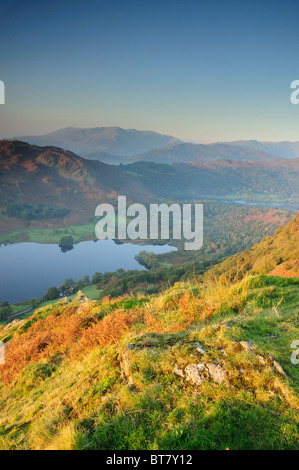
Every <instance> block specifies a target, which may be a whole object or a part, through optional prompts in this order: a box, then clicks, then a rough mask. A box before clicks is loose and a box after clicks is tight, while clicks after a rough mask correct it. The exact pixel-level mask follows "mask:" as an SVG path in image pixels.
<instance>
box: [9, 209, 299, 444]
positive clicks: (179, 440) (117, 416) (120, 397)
mask: <svg viewBox="0 0 299 470" xmlns="http://www.w3.org/2000/svg"><path fill="white" fill-rule="evenodd" d="M296 237H298V216H296V218H295V219H293V220H292V221H291V222H290V223H289V224H288V226H287V227H285V228H284V229H280V230H279V231H278V232H277V235H276V236H275V237H274V238H273V239H272V242H271V243H270V240H269V239H265V240H264V241H263V242H262V243H261V244H260V245H263V246H264V250H263V257H264V258H267V257H269V256H272V250H273V245H274V246H276V244H277V243H278V240H279V244H280V245H283V246H284V248H283V252H284V256H285V257H287V256H288V257H293V256H294V255H295V254H296V249H295V248H294V246H293V243H294V242H296V241H298V238H296ZM295 246H296V247H298V243H297V245H295ZM288 252H289V254H288ZM243 256H246V253H245V254H244V255H243ZM232 259H234V258H232ZM256 261H257V262H258V261H259V260H256ZM298 294H299V280H298V279H285V278H281V277H276V276H266V275H256V276H252V275H251V276H247V277H245V278H243V279H242V280H240V281H235V282H230V283H229V282H227V281H220V280H219V279H218V280H217V278H216V277H214V278H213V281H209V280H206V281H205V282H203V283H199V282H197V281H196V280H194V281H192V282H185V283H182V282H181V283H177V284H175V285H174V286H173V287H171V288H168V289H167V290H165V291H164V292H162V293H161V294H158V295H153V296H144V295H137V296H123V297H118V298H112V299H111V298H109V297H105V298H103V299H102V300H100V301H92V300H89V299H88V298H86V297H85V296H84V295H83V294H82V293H80V292H79V293H78V294H77V297H76V298H75V299H74V300H72V301H71V302H68V301H67V299H62V300H61V301H60V302H57V303H56V304H54V305H52V306H46V307H44V308H42V309H40V310H38V311H37V312H36V313H35V314H34V316H33V317H30V318H28V319H25V320H22V321H19V322H18V321H14V322H12V323H11V324H9V325H7V326H4V327H0V340H2V341H4V342H5V345H6V346H5V364H4V365H0V380H1V385H0V447H1V449H111V450H112V449H113V450H117V449H123V450H125V449H130V450H136V449H139V450H140V449H152V450H166V449H167V450H172V449H173V450H183V449H186V450H191V449H210V450H211V449H212V450H215V449H230V450H234V449H298V448H299V447H298V442H299V432H298V429H299V420H298V410H299V396H298V394H299V369H298V365H296V362H294V360H293V359H294V358H296V351H295V352H294V348H293V347H292V342H293V341H295V340H297V339H298V335H297V333H298V328H297V322H298ZM292 353H293V356H292V358H293V359H292V360H293V362H292V360H291V355H292ZM297 355H298V354H297Z"/></svg>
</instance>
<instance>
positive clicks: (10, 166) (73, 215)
mask: <svg viewBox="0 0 299 470" xmlns="http://www.w3.org/2000/svg"><path fill="white" fill-rule="evenodd" d="M121 194H125V195H126V196H127V198H128V199H129V200H132V201H135V200H138V202H139V201H141V202H150V201H152V200H153V198H154V196H153V194H152V193H151V192H150V191H149V190H147V189H146V188H145V187H144V186H143V185H142V183H140V182H138V181H136V179H135V178H133V177H132V176H131V175H129V174H126V173H123V172H122V171H120V170H119V169H117V168H115V167H113V166H110V165H106V164H104V163H101V162H96V161H90V160H85V159H83V158H81V157H79V156H77V155H75V154H74V153H72V152H70V151H68V150H63V149H60V148H57V147H38V146H35V145H30V144H27V143H24V142H19V141H13V142H9V141H5V140H3V141H0V209H2V210H3V209H5V207H6V205H7V204H23V203H27V204H32V205H35V204H44V205H49V204H51V205H54V206H57V207H62V208H66V209H68V210H69V211H70V213H69V214H68V215H67V216H66V218H65V224H74V223H84V222H86V221H88V220H89V219H90V217H92V216H94V211H95V208H96V206H97V205H98V204H100V203H102V202H109V201H110V202H115V200H116V198H117V196H118V195H121ZM49 223H50V222H49ZM53 223H54V225H55V224H56V225H57V223H59V220H56V221H54V222H53ZM22 226H24V222H23V221H22V220H17V219H12V218H9V217H6V216H5V215H3V214H2V215H0V231H1V232H3V231H6V232H9V230H11V229H15V228H17V227H22Z"/></svg>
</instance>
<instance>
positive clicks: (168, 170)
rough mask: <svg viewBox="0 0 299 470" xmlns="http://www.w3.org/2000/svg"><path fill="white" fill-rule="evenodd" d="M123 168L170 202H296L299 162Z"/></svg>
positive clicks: (298, 197) (140, 164)
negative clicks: (198, 200) (221, 199)
mask: <svg viewBox="0 0 299 470" xmlns="http://www.w3.org/2000/svg"><path fill="white" fill-rule="evenodd" d="M122 169H124V170H125V171H127V172H128V173H129V174H132V175H135V176H136V178H137V179H138V180H139V181H141V182H142V183H143V184H144V185H145V186H146V187H147V188H148V189H149V190H150V191H152V192H154V193H155V194H157V195H158V196H160V197H165V198H173V199H176V198H177V199H196V198H201V197H207V198H211V199H213V198H216V199H217V198H229V199H245V200H252V201H259V200H261V201H280V200H284V201H289V202H294V203H295V202H297V201H298V200H299V159H277V160H273V161H269V162H249V161H248V162H238V161H233V160H215V161H211V162H191V163H184V164H183V163H175V164H172V165H166V164H157V163H152V162H138V163H134V164H131V165H123V166H122Z"/></svg>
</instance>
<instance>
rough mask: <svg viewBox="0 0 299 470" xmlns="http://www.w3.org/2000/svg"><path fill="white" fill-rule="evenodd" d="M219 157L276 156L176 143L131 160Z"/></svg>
mask: <svg viewBox="0 0 299 470" xmlns="http://www.w3.org/2000/svg"><path fill="white" fill-rule="evenodd" d="M219 158H222V159H230V160H238V161H246V160H254V161H268V160H273V159H275V158H277V157H275V156H274V155H271V154H270V153H267V152H264V151H262V150H257V149H251V148H246V147H243V146H239V147H238V146H236V145H229V144H208V145H204V144H189V143H177V144H174V145H172V146H167V147H161V148H156V149H153V150H150V151H149V152H147V153H143V154H140V155H135V156H134V157H133V158H131V160H132V161H135V162H138V161H145V162H155V163H176V162H180V163H183V162H184V163H188V162H190V161H197V162H208V161H211V160H217V159H219Z"/></svg>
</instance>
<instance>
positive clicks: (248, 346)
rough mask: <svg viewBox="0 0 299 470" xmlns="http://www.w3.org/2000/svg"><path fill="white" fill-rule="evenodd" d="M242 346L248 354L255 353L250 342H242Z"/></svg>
mask: <svg viewBox="0 0 299 470" xmlns="http://www.w3.org/2000/svg"><path fill="white" fill-rule="evenodd" d="M239 344H240V346H241V347H242V349H244V350H245V351H247V352H251V351H253V347H252V344H251V343H250V342H249V341H240V343H239Z"/></svg>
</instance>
